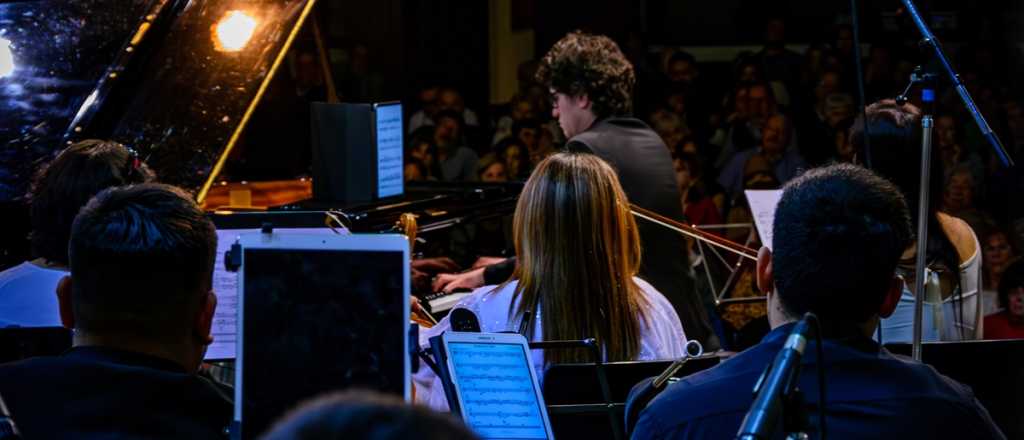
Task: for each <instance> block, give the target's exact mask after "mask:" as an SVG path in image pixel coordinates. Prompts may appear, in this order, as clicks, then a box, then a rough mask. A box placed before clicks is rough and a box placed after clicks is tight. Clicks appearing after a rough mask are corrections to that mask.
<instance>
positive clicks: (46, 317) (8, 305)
mask: <svg viewBox="0 0 1024 440" xmlns="http://www.w3.org/2000/svg"><path fill="white" fill-rule="evenodd" d="M67 274H68V272H67V271H64V270H59V269H48V268H43V267H39V266H37V265H35V264H32V263H30V262H27V261H26V262H24V263H21V264H19V265H17V266H14V267H12V268H10V269H7V270H5V271H3V272H0V328H2V327H10V326H20V327H59V326H60V325H61V323H60V309H59V308H58V306H57V284H58V283H60V280H61V278H64V276H65V275H67Z"/></svg>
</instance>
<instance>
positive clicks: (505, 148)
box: [497, 138, 530, 180]
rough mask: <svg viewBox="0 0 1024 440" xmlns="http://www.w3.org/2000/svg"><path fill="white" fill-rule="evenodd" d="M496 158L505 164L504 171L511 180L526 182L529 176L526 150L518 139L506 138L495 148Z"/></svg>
mask: <svg viewBox="0 0 1024 440" xmlns="http://www.w3.org/2000/svg"><path fill="white" fill-rule="evenodd" d="M497 151H498V157H499V158H501V160H502V161H503V162H505V170H506V171H507V173H508V178H509V179H511V180H526V178H527V177H528V176H529V175H530V157H529V153H528V150H527V149H526V147H524V146H523V144H522V142H520V141H519V139H514V138H508V139H505V140H503V141H501V142H500V143H499V144H498V146H497Z"/></svg>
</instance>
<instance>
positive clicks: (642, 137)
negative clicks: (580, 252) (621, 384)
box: [485, 117, 718, 350]
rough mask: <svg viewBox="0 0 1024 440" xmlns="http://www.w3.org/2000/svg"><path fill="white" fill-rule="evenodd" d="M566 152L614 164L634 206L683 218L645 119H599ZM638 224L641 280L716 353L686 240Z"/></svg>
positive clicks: (505, 269)
mask: <svg viewBox="0 0 1024 440" xmlns="http://www.w3.org/2000/svg"><path fill="white" fill-rule="evenodd" d="M566 149H567V150H569V151H583V152H589V153H593V154H596V155H598V156H600V157H601V158H602V159H604V160H605V161H607V162H608V163H610V164H611V165H612V167H613V168H615V170H616V171H617V172H618V174H619V182H620V183H621V184H622V189H623V190H624V191H625V192H626V197H628V198H629V201H630V203H633V204H635V205H637V206H639V207H641V208H644V209H647V210H650V211H654V212H656V213H658V214H661V215H663V216H666V217H669V218H672V219H676V220H679V221H682V220H683V204H682V200H681V198H680V194H679V188H678V186H676V176H675V168H673V166H672V157H671V155H670V154H669V151H668V148H667V147H665V142H664V141H662V140H661V137H659V136H658V134H657V133H655V132H654V131H653V130H651V129H650V127H648V126H647V124H645V123H644V122H643V121H641V120H639V119H635V118H629V117H613V118H607V119H602V120H599V121H597V122H595V123H594V125H592V126H591V127H590V128H589V129H587V130H586V131H584V132H583V133H580V134H578V135H576V136H574V137H573V138H572V139H569V142H568V143H566ZM636 223H637V229H638V230H639V232H640V242H641V245H642V247H643V257H642V266H641V268H640V277H641V278H643V279H645V280H647V281H648V282H649V283H651V285H653V286H654V288H656V289H658V291H660V292H661V293H662V294H664V295H665V297H666V298H668V300H669V302H671V303H672V305H673V306H674V307H675V309H676V313H677V314H678V315H679V320H680V321H682V324H683V330H684V331H685V332H686V337H687V338H689V339H696V340H698V341H700V342H701V343H702V344H704V347H705V349H706V350H714V349H717V348H718V340H717V338H716V337H714V333H713V332H712V331H711V326H710V325H709V324H708V317H707V312H706V311H705V310H704V306H703V303H702V302H701V300H700V297H699V296H698V293H697V292H696V289H695V287H694V280H693V278H692V276H691V275H690V269H689V261H688V260H689V258H688V257H687V253H686V243H685V241H684V240H683V237H682V236H680V235H679V234H677V233H675V232H673V231H670V230H668V229H665V228H663V227H661V226H658V225H655V224H653V223H650V222H647V221H646V220H642V219H637V221H636ZM510 260H511V259H510ZM512 268H514V262H506V264H505V265H503V266H499V267H497V268H488V270H486V271H485V280H486V282H487V283H488V284H493V283H500V282H503V281H505V280H507V279H508V277H509V276H511V269H512Z"/></svg>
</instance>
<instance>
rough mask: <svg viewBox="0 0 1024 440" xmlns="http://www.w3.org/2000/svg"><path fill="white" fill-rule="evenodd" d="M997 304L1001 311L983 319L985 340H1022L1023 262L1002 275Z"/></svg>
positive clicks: (1023, 305)
mask: <svg viewBox="0 0 1024 440" xmlns="http://www.w3.org/2000/svg"><path fill="white" fill-rule="evenodd" d="M999 304H1000V305H1001V306H1002V308H1003V310H1002V311H1000V312H999V313H996V314H994V315H989V316H987V317H985V339H1024V260H1017V261H1015V262H1013V264H1010V266H1009V267H1007V268H1006V272H1004V273H1003V279H1002V280H1001V281H1000V282H999Z"/></svg>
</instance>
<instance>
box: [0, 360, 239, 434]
mask: <svg viewBox="0 0 1024 440" xmlns="http://www.w3.org/2000/svg"><path fill="white" fill-rule="evenodd" d="M0 395H2V396H3V399H4V401H5V402H6V403H7V407H8V409H9V410H10V413H11V417H12V419H13V420H14V423H15V424H17V426H18V429H19V430H20V431H21V433H22V437H23V438H25V439H28V440H32V439H37V438H38V439H50V438H74V439H115V438H116V439H179V438H181V439H184V438H187V439H226V438H227V436H226V435H225V434H224V432H225V431H224V429H225V428H226V427H227V426H228V423H230V421H231V417H232V403H231V399H230V398H229V397H228V396H226V395H225V394H223V393H222V392H221V390H220V389H218V388H217V387H216V386H215V385H213V383H211V382H210V381H208V380H206V379H204V378H202V377H199V376H197V375H195V374H189V373H186V372H185V370H184V369H183V368H181V367H180V366H179V365H177V364H175V363H173V362H171V361H168V360H164V359H160V358H155V357H151V356H148V355H143V354H138V353H131V352H124V351H117V350H110V349H104V348H98V347H77V348H72V349H71V350H69V351H68V352H67V353H65V354H64V355H62V356H55V357H39V358H33V359H27V360H24V361H20V362H15V363H10V364H6V365H0Z"/></svg>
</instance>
